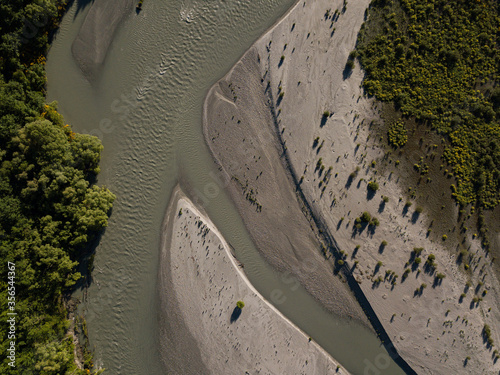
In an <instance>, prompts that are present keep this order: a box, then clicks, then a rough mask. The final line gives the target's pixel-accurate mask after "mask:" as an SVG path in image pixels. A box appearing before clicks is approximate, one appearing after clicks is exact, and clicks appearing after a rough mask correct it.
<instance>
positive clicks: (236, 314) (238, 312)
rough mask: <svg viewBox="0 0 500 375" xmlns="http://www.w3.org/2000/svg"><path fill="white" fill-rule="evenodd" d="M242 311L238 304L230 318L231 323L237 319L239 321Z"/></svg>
mask: <svg viewBox="0 0 500 375" xmlns="http://www.w3.org/2000/svg"><path fill="white" fill-rule="evenodd" d="M241 311H242V310H241V309H240V308H239V307H238V306H236V307H235V308H234V310H233V313H232V314H231V319H230V322H231V323H234V322H235V321H237V320H238V318H239V317H240V315H241Z"/></svg>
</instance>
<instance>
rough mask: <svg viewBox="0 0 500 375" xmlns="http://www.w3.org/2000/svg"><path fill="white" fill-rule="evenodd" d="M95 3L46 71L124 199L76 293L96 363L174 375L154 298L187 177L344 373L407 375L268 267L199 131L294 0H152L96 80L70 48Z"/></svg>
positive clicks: (371, 337) (118, 370)
mask: <svg viewBox="0 0 500 375" xmlns="http://www.w3.org/2000/svg"><path fill="white" fill-rule="evenodd" d="M97 1H99V0H96V2H97ZM108 1H110V2H111V1H114V2H117V0H108ZM117 3H118V2H117ZM92 4H93V2H90V1H80V2H75V3H73V5H71V6H70V8H69V9H68V11H67V13H66V15H65V16H64V18H63V20H62V21H61V28H60V30H59V31H58V33H57V34H56V36H55V38H54V41H53V44H52V47H51V49H50V51H49V55H48V60H47V74H48V100H49V101H52V100H57V101H58V102H59V111H60V112H61V113H62V114H63V115H64V118H65V121H66V122H67V123H69V124H71V126H72V127H73V130H75V131H77V132H81V133H90V134H93V135H96V136H98V137H99V138H100V139H101V140H102V142H103V145H104V151H103V153H102V159H101V164H100V166H101V172H100V174H99V176H98V181H97V183H98V184H99V185H105V186H107V187H108V188H109V189H110V190H111V191H113V192H114V193H115V194H116V195H117V199H116V201H115V204H114V207H113V210H112V215H111V217H110V220H109V225H108V227H107V229H106V231H105V232H104V234H103V235H102V237H101V239H100V242H99V245H98V246H97V249H96V255H95V260H94V271H93V274H92V283H91V285H90V287H89V288H88V289H87V290H86V291H85V292H84V291H77V292H75V297H77V298H79V299H80V300H82V303H81V305H80V307H79V314H82V315H84V316H85V318H86V321H87V327H88V335H89V339H90V344H91V348H92V349H93V350H94V354H95V357H94V359H95V363H96V365H97V366H102V367H103V368H106V369H107V371H106V373H108V374H113V375H114V374H134V375H157V374H170V373H171V371H172V370H170V369H169V368H168V364H166V365H164V364H162V361H161V357H160V350H159V347H160V345H159V340H160V338H159V336H158V319H159V314H158V300H159V297H158V296H159V293H169V291H168V290H158V287H157V278H158V263H159V262H158V261H159V243H160V229H161V224H162V221H163V218H164V215H165V209H166V207H167V204H168V201H169V198H170V194H171V191H172V189H173V188H174V187H175V185H176V184H177V183H178V182H179V181H180V182H181V183H182V184H184V185H188V186H189V187H190V191H194V192H195V193H196V195H197V198H198V199H199V202H198V203H200V204H203V206H204V208H205V210H206V211H207V213H208V214H209V216H210V218H211V220H212V221H213V222H214V223H215V225H217V226H218V228H219V230H220V231H221V233H222V234H223V235H224V236H225V238H226V239H227V241H228V242H229V243H230V244H232V246H233V247H234V249H235V253H236V256H237V258H238V259H239V260H240V261H241V262H242V263H244V265H245V272H246V273H247V275H248V277H249V279H250V281H251V282H252V283H253V284H254V286H255V287H256V288H257V289H258V290H259V291H260V293H261V294H262V295H263V296H264V297H265V298H267V299H269V300H271V298H270V295H271V293H272V292H273V291H274V290H276V289H278V290H281V292H282V293H283V295H284V296H285V298H282V299H281V300H280V302H281V303H279V304H278V303H275V304H276V307H277V308H278V309H279V310H281V311H282V312H283V314H284V315H285V316H287V317H288V318H289V319H290V320H292V321H293V322H294V323H295V324H296V325H297V326H299V327H300V328H301V329H302V330H303V331H305V332H306V334H307V335H309V336H311V337H312V338H313V339H314V340H315V341H316V342H318V343H319V344H320V345H321V346H322V347H323V348H324V349H325V350H326V351H328V352H329V353H330V354H331V355H332V356H333V357H334V358H335V359H337V360H338V361H339V362H340V363H341V364H342V365H343V366H345V367H346V369H347V370H349V371H350V372H351V373H353V374H365V373H366V374H384V375H385V374H402V373H403V371H402V370H401V369H400V368H399V367H398V366H397V365H396V364H395V363H394V362H392V360H389V359H388V356H387V355H386V353H387V352H386V351H385V349H384V347H383V346H382V344H381V342H380V340H379V339H378V338H377V336H376V335H375V334H374V333H373V332H372V331H370V330H368V329H367V328H365V327H363V326H361V325H360V324H356V323H353V322H352V321H346V320H343V319H341V318H339V317H337V316H335V315H333V314H330V313H328V312H327V311H326V310H325V309H324V308H323V307H322V306H321V305H319V304H318V303H317V302H316V301H315V300H314V299H313V298H312V297H311V296H309V295H308V294H307V293H306V292H305V290H304V289H303V288H301V287H300V286H298V285H296V284H293V285H291V284H290V283H289V282H288V280H287V279H286V278H285V277H283V275H280V274H279V273H277V272H276V271H274V270H273V269H272V268H271V267H270V266H269V265H267V264H266V263H265V262H264V261H263V259H262V258H261V256H260V254H259V253H258V251H257V250H256V248H255V246H254V245H253V243H252V241H251V239H250V237H249V235H248V233H247V231H246V229H245V226H244V225H243V222H242V220H241V218H240V217H239V215H238V213H237V211H236V209H235V207H233V204H232V202H231V200H230V198H229V196H228V195H226V193H225V191H224V190H223V188H222V187H220V188H218V187H217V185H216V184H215V183H214V178H213V176H214V173H215V171H216V166H215V164H214V162H213V160H212V157H211V155H210V153H209V150H208V148H207V146H206V144H205V142H204V140H203V133H202V107H203V101H204V98H205V95H206V94H207V92H208V90H209V88H210V87H211V85H213V84H214V83H215V82H216V81H217V80H218V79H220V78H221V77H222V76H224V74H226V73H227V72H228V71H229V70H230V68H231V67H232V66H233V65H234V64H235V63H236V62H237V61H238V59H239V58H240V57H241V56H242V55H243V53H244V52H245V51H246V50H247V49H248V48H249V47H250V46H251V44H252V43H253V42H254V41H255V40H257V39H258V38H259V36H260V35H262V34H263V33H264V32H265V31H266V30H267V29H269V28H270V27H271V26H272V25H273V24H274V23H275V22H277V21H278V20H279V19H280V17H282V16H283V15H284V14H285V13H286V11H287V10H288V9H289V8H290V7H291V6H292V5H293V4H294V0H252V1H250V0H145V1H144V5H143V9H142V11H141V12H140V13H136V12H135V10H131V11H130V13H129V14H128V15H127V16H126V17H125V18H124V19H123V21H122V22H121V23H120V25H119V27H118V28H117V30H116V32H115V34H114V36H113V40H112V43H111V45H110V48H109V50H108V52H107V55H106V58H105V60H104V63H103V65H102V67H101V68H100V69H99V74H97V75H96V77H95V78H94V79H92V80H91V81H89V80H87V79H86V78H85V76H84V75H83V74H82V71H81V70H80V68H79V67H78V65H77V64H76V62H75V59H74V58H73V54H72V43H73V41H74V40H75V38H76V36H77V34H78V31H79V29H80V27H81V25H82V23H83V22H84V20H85V17H87V15H88V14H89V9H90V8H91V6H93V5H92ZM283 300H284V301H283ZM382 359H383V360H382ZM179 360H183V359H182V358H179ZM370 363H371V364H373V365H374V366H375V365H377V363H378V365H380V363H383V369H381V370H378V369H377V370H376V371H379V372H376V371H375V370H374V368H376V366H375V367H369V366H370V365H369V364H370ZM367 366H368V367H367ZM186 375H190V374H186Z"/></svg>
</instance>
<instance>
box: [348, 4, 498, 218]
mask: <svg viewBox="0 0 500 375" xmlns="http://www.w3.org/2000/svg"><path fill="white" fill-rule="evenodd" d="M499 10H500V5H499V2H498V1H497V0H457V1H453V2H450V1H447V0H374V1H373V2H372V4H371V7H370V9H369V11H368V19H367V22H366V23H365V24H364V25H363V28H362V30H361V33H360V35H359V39H358V46H357V51H358V53H359V57H360V61H361V64H362V66H363V68H364V69H365V71H366V78H365V80H364V88H365V90H366V92H367V93H368V94H370V95H373V96H375V97H376V98H377V99H379V100H381V101H384V102H389V103H394V105H395V107H396V109H397V110H399V111H400V113H401V115H402V117H403V118H406V119H408V118H415V119H416V120H417V121H418V122H422V123H426V124H428V125H429V126H431V127H432V128H433V129H435V131H436V132H438V133H439V134H441V135H442V136H443V139H444V141H445V145H446V147H445V150H444V153H443V159H444V161H445V162H446V163H448V164H449V165H450V166H451V168H452V170H453V174H454V176H455V178H456V186H455V185H452V186H451V188H452V194H453V196H454V197H455V199H456V200H457V202H458V203H459V204H460V205H462V206H465V205H468V204H474V205H477V207H479V208H480V209H491V208H494V207H496V206H497V205H498V204H499V203H500V200H499V198H500V195H499V194H500V125H499V121H500V86H499V84H500V51H499V43H498V40H499V34H500V15H499ZM402 124H403V123H402V122H399V123H398V124H397V126H393V127H391V129H390V130H389V134H388V136H389V142H392V144H393V145H394V142H396V143H397V144H396V145H395V146H403V145H404V142H403V141H405V139H406V129H405V128H404V126H402ZM398 132H401V134H400V135H398Z"/></svg>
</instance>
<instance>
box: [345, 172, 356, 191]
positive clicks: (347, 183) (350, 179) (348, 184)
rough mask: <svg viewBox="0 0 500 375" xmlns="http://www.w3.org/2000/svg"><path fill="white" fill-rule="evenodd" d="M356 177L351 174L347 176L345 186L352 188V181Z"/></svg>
mask: <svg viewBox="0 0 500 375" xmlns="http://www.w3.org/2000/svg"><path fill="white" fill-rule="evenodd" d="M354 178H355V177H354V176H352V175H349V178H347V182H346V183H345V188H346V189H350V188H351V185H352V183H353V181H354Z"/></svg>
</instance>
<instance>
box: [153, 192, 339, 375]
mask: <svg viewBox="0 0 500 375" xmlns="http://www.w3.org/2000/svg"><path fill="white" fill-rule="evenodd" d="M161 245H162V249H161V250H162V251H161V261H160V280H159V283H160V284H159V285H160V289H159V290H160V300H161V306H162V316H163V317H164V319H162V324H161V325H162V331H161V332H162V335H160V337H161V340H165V341H164V342H163V344H164V345H162V346H164V349H165V350H164V351H163V353H162V354H163V358H164V360H165V361H168V362H169V367H171V368H172V367H174V368H176V369H177V371H178V372H177V373H179V374H187V373H189V374H192V373H203V374H207V373H211V374H236V373H245V371H248V373H249V374H304V375H305V374H307V375H311V374H318V375H323V374H348V372H347V371H346V370H345V369H344V368H342V367H341V366H340V365H338V364H337V363H336V361H335V360H333V359H332V358H331V357H330V356H329V355H328V354H327V353H326V352H325V351H324V350H323V349H321V348H320V347H319V346H318V345H317V344H316V343H315V342H314V341H311V340H310V339H309V338H308V337H307V336H306V335H305V334H304V333H303V332H302V331H301V330H299V329H298V328H297V327H296V326H294V325H293V324H292V323H291V322H290V321H289V320H288V319H287V318H285V317H284V316H283V315H282V314H281V313H280V312H279V311H278V310H276V308H274V307H273V306H272V305H271V304H270V303H268V302H267V301H266V300H265V299H264V298H263V297H262V296H261V295H260V294H259V293H258V292H257V291H256V290H255V288H254V287H253V286H252V285H251V284H250V282H249V281H248V279H247V278H246V276H245V274H244V273H243V271H242V269H241V267H240V265H239V263H238V261H237V260H236V259H235V258H234V256H233V255H232V253H231V249H230V246H229V245H228V244H227V243H226V241H225V240H224V238H223V237H222V235H221V234H220V233H219V232H218V230H217V228H216V227H215V226H214V224H213V223H212V222H211V221H210V219H209V218H208V217H207V216H206V214H204V213H203V212H202V211H201V209H200V208H197V207H195V206H194V204H193V203H192V202H191V201H190V200H189V199H188V198H187V197H186V196H185V195H184V193H183V192H182V191H181V189H180V188H176V189H175V190H174V192H173V194H172V198H171V201H170V204H169V207H168V209H167V213H166V217H165V221H164V225H163V234H162V241H161ZM241 302H243V303H241ZM166 340H171V342H170V344H173V345H170V346H167V345H166ZM172 348H175V349H173V350H172ZM172 362H175V364H174V365H173V363H172Z"/></svg>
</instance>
